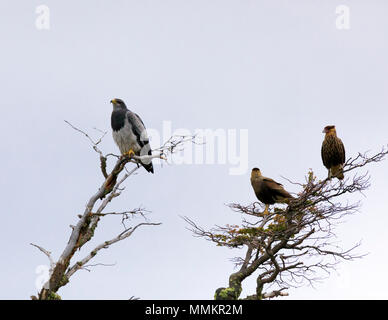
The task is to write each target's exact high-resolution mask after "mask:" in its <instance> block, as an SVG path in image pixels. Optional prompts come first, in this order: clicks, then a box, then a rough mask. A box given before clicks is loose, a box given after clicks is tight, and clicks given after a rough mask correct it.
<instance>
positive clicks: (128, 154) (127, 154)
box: [125, 149, 135, 158]
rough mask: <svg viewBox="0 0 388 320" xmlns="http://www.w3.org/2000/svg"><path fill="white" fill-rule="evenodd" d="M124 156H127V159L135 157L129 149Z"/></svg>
mask: <svg viewBox="0 0 388 320" xmlns="http://www.w3.org/2000/svg"><path fill="white" fill-rule="evenodd" d="M125 155H126V156H128V157H129V158H131V157H132V156H134V155H135V151H133V150H132V149H130V150H129V151H128V152H127V153H126V154H125Z"/></svg>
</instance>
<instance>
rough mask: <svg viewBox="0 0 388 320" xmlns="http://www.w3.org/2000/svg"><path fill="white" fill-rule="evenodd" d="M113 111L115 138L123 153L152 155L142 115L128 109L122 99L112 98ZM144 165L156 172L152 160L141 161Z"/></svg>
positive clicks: (149, 170)
mask: <svg viewBox="0 0 388 320" xmlns="http://www.w3.org/2000/svg"><path fill="white" fill-rule="evenodd" d="M111 103H112V104H113V111H112V116H111V125H112V130H113V140H114V141H115V142H116V144H117V146H118V147H119V149H120V152H121V154H123V155H128V156H131V155H133V154H135V155H138V156H143V155H151V146H150V143H149V140H148V136H147V131H146V128H145V126H144V123H143V121H142V120H141V119H140V117H139V116H138V115H137V114H136V113H134V112H132V111H130V110H128V108H127V106H126V105H125V103H124V101H123V100H121V99H113V100H111ZM141 164H142V166H143V167H144V168H145V169H146V170H147V171H148V172H151V173H154V168H153V166H152V160H149V159H147V161H146V160H144V161H141Z"/></svg>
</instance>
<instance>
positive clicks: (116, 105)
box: [110, 98, 127, 109]
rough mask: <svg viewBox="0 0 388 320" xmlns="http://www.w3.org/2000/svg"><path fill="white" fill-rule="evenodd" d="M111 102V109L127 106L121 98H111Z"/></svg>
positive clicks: (125, 107)
mask: <svg viewBox="0 0 388 320" xmlns="http://www.w3.org/2000/svg"><path fill="white" fill-rule="evenodd" d="M110 103H111V104H113V109H127V106H126V105H125V103H124V101H123V100H121V99H118V98H116V99H112V100H111V101H110Z"/></svg>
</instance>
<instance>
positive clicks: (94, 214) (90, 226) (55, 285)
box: [31, 121, 195, 300]
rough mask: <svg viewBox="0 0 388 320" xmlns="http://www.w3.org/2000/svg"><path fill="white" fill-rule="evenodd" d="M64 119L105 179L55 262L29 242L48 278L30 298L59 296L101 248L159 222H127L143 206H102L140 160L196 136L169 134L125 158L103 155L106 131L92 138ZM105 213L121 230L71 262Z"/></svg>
mask: <svg viewBox="0 0 388 320" xmlns="http://www.w3.org/2000/svg"><path fill="white" fill-rule="evenodd" d="M65 122H66V123H67V124H68V125H70V126H71V127H72V128H73V129H74V130H76V131H77V132H79V133H81V134H83V135H84V136H85V137H86V138H87V139H88V140H89V141H90V143H91V144H92V148H93V149H94V151H96V152H97V153H98V155H99V158H100V167H101V172H102V175H103V179H104V180H103V183H102V185H101V186H100V187H99V188H98V190H97V192H95V193H94V194H93V195H92V196H91V198H90V199H89V200H88V202H87V205H86V207H85V209H84V212H83V214H82V215H79V216H78V218H79V220H78V222H77V223H76V225H75V226H71V228H72V232H71V235H70V238H69V240H68V242H67V245H66V247H65V249H64V250H63V252H62V254H61V255H60V257H59V259H58V260H57V261H54V259H53V257H52V254H51V252H49V251H48V250H46V249H45V248H43V247H41V246H38V245H36V244H32V243H31V245H33V246H34V247H36V248H38V249H39V250H40V251H41V252H43V253H44V254H45V255H46V256H47V257H48V259H49V261H50V270H49V280H48V281H47V282H46V283H45V284H44V286H43V288H42V289H41V291H40V292H39V294H38V297H35V296H32V297H31V298H32V299H39V300H51V299H61V297H60V296H59V295H58V293H57V292H58V290H59V289H60V288H61V287H63V286H65V285H66V284H67V283H68V282H69V279H70V278H71V276H73V275H74V273H75V272H77V271H78V270H81V269H86V270H88V269H87V268H88V267H91V266H93V265H90V264H89V262H90V261H91V260H92V259H93V258H94V257H95V256H96V255H97V254H98V252H99V251H100V250H101V249H107V248H109V246H111V245H112V244H114V243H117V242H119V241H122V240H124V239H126V238H128V237H130V236H131V235H132V234H133V233H134V232H135V231H136V230H137V229H138V228H140V227H143V226H155V225H160V223H153V222H149V221H148V219H145V220H144V222H141V223H138V224H136V225H132V226H128V225H127V224H128V221H129V220H130V219H131V218H132V217H135V216H142V217H143V218H145V216H144V213H145V210H144V209H142V208H137V209H133V210H125V211H123V212H106V211H105V209H106V208H107V206H108V204H109V203H110V202H111V201H112V200H114V199H115V198H116V197H118V196H120V195H121V193H122V192H123V191H124V187H122V185H123V183H124V181H125V180H127V179H128V178H129V177H131V176H132V175H133V174H134V173H135V172H136V171H137V170H138V169H139V168H140V167H141V166H140V165H139V161H141V160H149V159H153V158H159V159H163V160H167V159H168V157H169V156H170V155H171V154H172V153H174V152H176V151H179V150H180V148H182V146H183V145H184V144H185V143H186V142H190V141H191V142H193V141H194V139H195V137H194V136H172V137H171V138H170V139H169V140H168V141H166V142H165V143H164V144H163V145H162V146H161V147H160V148H158V149H156V150H153V152H152V155H151V156H149V155H144V156H136V155H132V156H131V157H128V156H118V155H114V154H111V153H110V154H107V155H104V154H103V152H102V151H101V150H100V149H99V144H100V142H101V141H102V139H103V137H104V136H105V135H106V132H102V135H101V137H100V139H98V140H97V141H94V140H93V139H92V138H91V137H90V136H89V135H88V134H87V133H85V132H84V131H82V130H80V129H78V128H76V127H74V126H73V125H72V124H70V123H69V122H67V121H65ZM108 158H114V159H116V163H115V165H114V166H113V168H112V169H111V170H110V172H109V173H108V171H107V161H108ZM131 163H132V164H134V166H133V167H132V168H131V169H129V168H127V167H126V165H127V164H131ZM108 215H109V216H112V215H113V216H118V217H120V218H121V224H122V226H123V230H122V231H121V232H119V233H118V234H117V235H116V236H115V237H113V238H111V239H108V240H105V241H103V242H101V243H100V244H98V245H96V246H95V247H94V249H93V250H91V251H90V252H88V253H86V254H85V256H84V257H83V258H82V259H78V260H77V261H74V260H75V259H74V254H75V253H76V251H79V250H81V248H82V247H83V246H84V244H86V243H87V242H89V241H90V240H92V238H93V236H94V232H95V230H96V228H97V227H98V224H99V222H100V220H101V219H102V218H103V217H106V216H108ZM94 265H95V264H94Z"/></svg>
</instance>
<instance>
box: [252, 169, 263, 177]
mask: <svg viewBox="0 0 388 320" xmlns="http://www.w3.org/2000/svg"><path fill="white" fill-rule="evenodd" d="M254 177H261V171H260V169H259V168H253V169H252V172H251V178H254Z"/></svg>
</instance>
